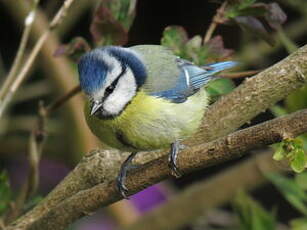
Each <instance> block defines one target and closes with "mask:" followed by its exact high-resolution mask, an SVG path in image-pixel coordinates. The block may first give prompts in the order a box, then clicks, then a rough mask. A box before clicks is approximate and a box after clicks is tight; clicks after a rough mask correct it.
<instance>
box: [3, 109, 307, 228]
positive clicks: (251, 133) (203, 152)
mask: <svg viewBox="0 0 307 230" xmlns="http://www.w3.org/2000/svg"><path fill="white" fill-rule="evenodd" d="M305 132H307V109H306V110H301V111H299V112H296V113H293V114H291V115H288V116H284V117H280V118H276V119H274V120H271V121H268V122H264V123H262V124H259V125H256V126H253V127H250V128H247V129H243V130H240V131H237V132H235V133H232V134H230V135H228V136H225V137H222V138H219V139H217V140H215V141H212V142H209V143H206V144H200V145H197V146H194V147H191V148H187V149H185V150H183V151H182V152H180V154H179V156H178V160H177V162H178V166H179V168H180V169H181V170H182V171H183V172H185V173H188V172H191V171H195V170H197V169H201V168H205V167H209V166H212V165H215V164H218V163H221V162H224V161H226V160H230V159H233V158H237V157H240V156H242V155H243V154H244V153H245V152H246V151H248V150H251V149H254V148H256V147H259V146H263V145H269V144H273V143H276V142H280V141H281V140H283V139H284V138H288V137H296V136H298V135H300V134H303V133H305ZM109 154H110V152H108V151H96V152H93V153H92V155H91V156H90V157H98V158H101V156H103V157H104V158H106V157H107V158H111V159H101V160H103V161H106V160H108V161H109V160H113V159H112V158H113V156H110V155H109ZM108 155H109V156H110V157H108ZM167 158H168V157H167V156H166V155H164V156H162V157H161V158H159V159H156V160H154V161H151V162H149V163H146V164H144V165H142V166H141V167H140V168H138V169H137V170H135V171H132V172H131V174H130V175H129V176H128V177H127V182H126V185H127V187H128V189H129V191H130V193H131V194H134V193H136V192H138V191H141V190H142V189H144V188H146V187H148V186H150V185H152V184H155V183H157V182H159V181H161V180H163V179H166V178H167V177H168V176H169V168H168V159H167ZM116 168H117V167H116ZM109 170H110V171H111V170H112V171H113V172H114V167H113V166H112V167H111V168H109ZM116 175H117V172H115V173H113V174H109V176H108V177H106V178H105V181H104V182H103V183H100V184H97V185H95V186H93V187H92V188H89V189H86V190H83V191H80V192H78V193H76V194H75V195H73V196H71V197H69V198H67V199H65V200H63V201H62V202H60V203H58V204H57V205H56V206H54V207H53V208H51V209H49V210H48V211H46V213H45V214H43V215H42V216H40V218H38V219H37V220H35V221H33V219H32V220H31V219H30V220H28V221H27V222H28V225H26V226H25V227H24V228H19V229H31V230H36V229H37V230H38V229H46V230H49V229H50V230H51V229H59V230H61V229H66V227H67V226H68V225H69V224H71V223H72V222H73V221H75V220H77V219H78V218H80V217H82V216H84V215H87V214H88V213H91V212H93V211H94V210H97V209H98V208H100V207H102V206H106V205H109V204H111V203H114V202H116V201H118V200H120V199H122V198H121V196H120V194H119V193H118V192H117V189H116V181H115V177H116ZM32 221H33V222H32ZM29 223H30V224H29ZM8 229H16V228H14V227H13V228H10V227H9V228H8Z"/></svg>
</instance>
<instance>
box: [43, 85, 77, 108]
mask: <svg viewBox="0 0 307 230" xmlns="http://www.w3.org/2000/svg"><path fill="white" fill-rule="evenodd" d="M79 92H81V87H80V85H77V86H76V87H74V88H73V89H71V90H70V91H69V92H68V93H67V94H65V95H63V96H62V97H60V98H58V99H57V100H55V101H54V102H52V103H51V104H50V105H48V106H47V107H46V113H47V114H50V113H51V112H53V111H55V110H57V109H58V108H59V107H61V106H62V105H63V104H64V103H65V102H67V101H68V100H69V99H70V98H72V97H73V96H75V95H76V94H77V93H79Z"/></svg>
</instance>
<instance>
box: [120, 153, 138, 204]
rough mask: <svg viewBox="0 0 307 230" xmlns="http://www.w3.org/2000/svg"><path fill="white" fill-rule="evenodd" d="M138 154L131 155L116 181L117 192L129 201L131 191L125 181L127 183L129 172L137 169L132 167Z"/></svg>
mask: <svg viewBox="0 0 307 230" xmlns="http://www.w3.org/2000/svg"><path fill="white" fill-rule="evenodd" d="M136 154H137V152H133V153H131V154H130V155H129V157H128V158H127V159H126V160H125V161H124V163H123V164H122V166H121V168H120V172H119V174H118V176H117V179H116V186H117V190H118V191H119V193H120V194H121V195H122V197H123V198H124V199H127V200H129V197H128V193H129V190H128V188H127V187H126V185H125V181H126V177H127V172H128V170H129V169H131V168H135V167H136V166H134V165H132V163H131V162H132V160H133V158H134V157H135V156H136Z"/></svg>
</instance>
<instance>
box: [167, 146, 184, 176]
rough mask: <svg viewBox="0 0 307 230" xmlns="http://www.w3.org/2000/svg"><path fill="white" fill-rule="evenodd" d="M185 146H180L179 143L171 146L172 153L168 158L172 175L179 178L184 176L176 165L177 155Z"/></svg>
mask: <svg viewBox="0 0 307 230" xmlns="http://www.w3.org/2000/svg"><path fill="white" fill-rule="evenodd" d="M183 148H184V146H183V145H181V144H180V142H179V141H175V142H174V143H172V144H171V151H170V154H169V157H168V167H169V168H170V173H171V175H172V176H174V177H176V178H179V177H181V176H182V175H183V173H182V172H181V170H180V169H179V168H178V166H177V164H176V160H177V155H178V152H179V150H180V149H183Z"/></svg>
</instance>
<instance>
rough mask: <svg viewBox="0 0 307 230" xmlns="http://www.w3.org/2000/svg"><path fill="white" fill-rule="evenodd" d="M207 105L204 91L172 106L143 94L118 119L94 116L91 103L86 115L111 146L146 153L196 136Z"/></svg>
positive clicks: (139, 94) (97, 133)
mask: <svg viewBox="0 0 307 230" xmlns="http://www.w3.org/2000/svg"><path fill="white" fill-rule="evenodd" d="M207 104H208V98H207V94H206V92H205V90H204V89H202V90H200V91H199V92H197V93H196V94H194V95H193V96H190V97H189V98H188V100H187V101H185V102H184V103H172V102H170V101H168V100H165V99H162V98H157V97H153V96H149V95H147V94H146V93H145V92H143V91H139V92H138V93H137V95H136V96H135V97H134V98H133V100H132V101H131V103H130V104H128V105H127V107H126V108H125V109H124V111H123V112H122V113H121V114H120V115H119V116H117V117H115V118H111V119H100V118H98V117H96V116H90V114H89V111H90V108H89V103H87V104H86V106H85V116H86V120H87V123H88V125H89V127H90V129H91V130H92V132H93V133H94V134H95V135H96V136H97V137H98V138H99V139H100V140H101V141H102V142H104V143H105V144H107V145H109V146H110V147H113V148H117V149H120V150H123V151H145V150H154V149H161V148H166V147H169V145H170V144H171V143H173V142H174V141H176V140H181V139H184V138H186V137H188V136H190V135H192V134H193V133H194V132H195V131H196V130H197V128H198V127H199V126H200V123H201V120H202V117H203V114H204V110H205V107H206V106H207Z"/></svg>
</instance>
